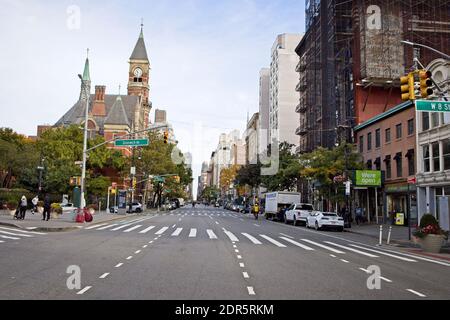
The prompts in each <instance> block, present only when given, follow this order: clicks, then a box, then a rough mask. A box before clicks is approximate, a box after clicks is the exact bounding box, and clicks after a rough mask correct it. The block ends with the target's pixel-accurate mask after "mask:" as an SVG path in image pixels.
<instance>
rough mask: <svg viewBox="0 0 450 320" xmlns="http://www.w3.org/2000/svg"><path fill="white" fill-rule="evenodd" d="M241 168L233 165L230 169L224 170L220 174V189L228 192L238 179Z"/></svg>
mask: <svg viewBox="0 0 450 320" xmlns="http://www.w3.org/2000/svg"><path fill="white" fill-rule="evenodd" d="M238 169H239V166H237V165H233V166H231V167H230V168H223V169H222V170H221V172H220V181H219V184H220V189H221V190H222V191H223V192H227V191H228V190H229V189H230V187H231V185H232V184H233V183H234V180H235V179H236V175H237V172H238Z"/></svg>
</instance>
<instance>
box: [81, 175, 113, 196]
mask: <svg viewBox="0 0 450 320" xmlns="http://www.w3.org/2000/svg"><path fill="white" fill-rule="evenodd" d="M110 185H111V180H110V178H108V177H104V176H98V177H95V178H91V179H89V180H87V183H86V188H87V192H88V194H89V195H94V196H98V197H99V196H106V194H107V190H108V187H109V186H110Z"/></svg>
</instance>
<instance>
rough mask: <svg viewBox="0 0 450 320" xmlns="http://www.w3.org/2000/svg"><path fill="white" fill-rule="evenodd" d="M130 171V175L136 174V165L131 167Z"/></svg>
mask: <svg viewBox="0 0 450 320" xmlns="http://www.w3.org/2000/svg"><path fill="white" fill-rule="evenodd" d="M130 173H131V174H132V175H135V174H136V167H131V169H130Z"/></svg>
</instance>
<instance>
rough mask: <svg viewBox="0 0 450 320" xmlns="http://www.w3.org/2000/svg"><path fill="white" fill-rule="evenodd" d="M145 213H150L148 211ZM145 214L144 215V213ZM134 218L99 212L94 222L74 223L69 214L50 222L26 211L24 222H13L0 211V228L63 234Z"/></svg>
mask: <svg viewBox="0 0 450 320" xmlns="http://www.w3.org/2000/svg"><path fill="white" fill-rule="evenodd" d="M146 213H151V211H148V212H146ZM144 214H145V213H144ZM130 216H136V214H127V215H126V216H125V215H117V214H111V213H105V212H100V213H96V214H94V221H92V222H91V223H89V224H88V223H85V224H82V223H76V222H75V221H72V219H71V215H70V214H67V213H66V214H64V215H62V216H60V218H59V219H50V221H42V215H41V214H39V213H35V214H34V215H33V214H32V213H31V212H30V211H27V214H26V216H25V220H23V221H22V220H15V219H13V217H12V216H11V215H10V213H9V211H5V210H0V226H2V225H3V226H10V227H16V228H21V229H27V230H33V231H38V232H63V231H71V230H77V229H80V228H82V227H84V226H87V225H91V224H98V223H104V222H110V221H114V220H120V219H124V218H126V217H130Z"/></svg>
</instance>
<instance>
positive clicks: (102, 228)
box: [96, 224, 118, 231]
mask: <svg viewBox="0 0 450 320" xmlns="http://www.w3.org/2000/svg"><path fill="white" fill-rule="evenodd" d="M117 225H118V224H110V225H108V226H106V227H101V228H98V229H96V230H97V231H98V230H106V229H109V228H112V227H115V226H117Z"/></svg>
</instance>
